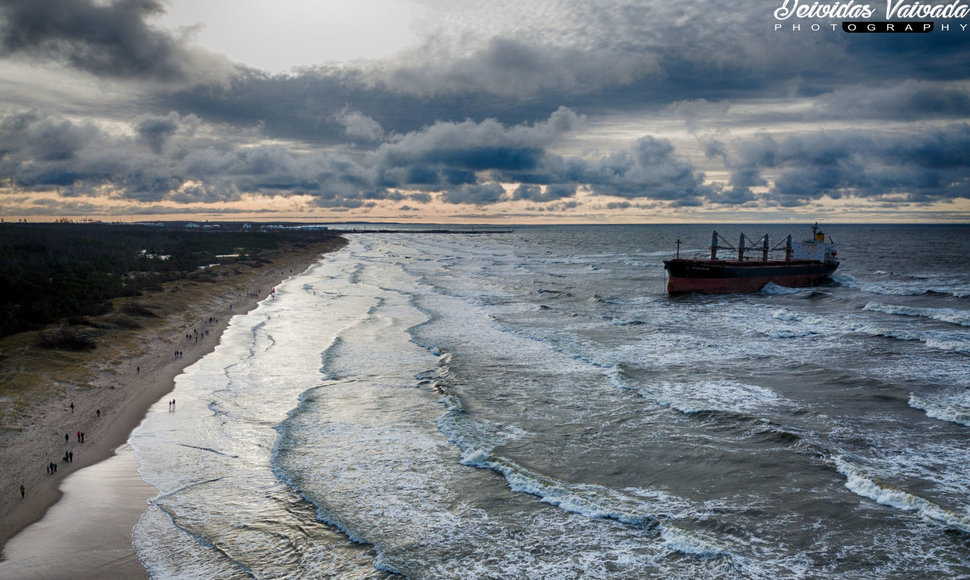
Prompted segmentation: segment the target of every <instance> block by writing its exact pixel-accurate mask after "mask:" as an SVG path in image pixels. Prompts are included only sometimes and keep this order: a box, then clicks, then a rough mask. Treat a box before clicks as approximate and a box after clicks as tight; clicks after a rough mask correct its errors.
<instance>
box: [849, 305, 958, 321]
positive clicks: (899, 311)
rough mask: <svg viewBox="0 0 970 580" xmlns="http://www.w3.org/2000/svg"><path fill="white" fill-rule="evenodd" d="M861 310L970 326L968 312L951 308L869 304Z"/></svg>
mask: <svg viewBox="0 0 970 580" xmlns="http://www.w3.org/2000/svg"><path fill="white" fill-rule="evenodd" d="M863 309H864V310H869V311H871V312H882V313H885V314H895V315H899V316H913V317H923V318H931V319H933V320H939V321H941V322H948V323H950V324H956V325H959V326H970V312H967V311H966V310H955V309H952V308H914V307H911V306H899V305H896V304H883V303H880V302H869V303H868V304H866V305H865V307H864V308H863Z"/></svg>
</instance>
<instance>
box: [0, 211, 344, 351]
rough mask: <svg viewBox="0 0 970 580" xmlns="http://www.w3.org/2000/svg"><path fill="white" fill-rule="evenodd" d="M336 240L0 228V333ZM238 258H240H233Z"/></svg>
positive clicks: (229, 231)
mask: <svg viewBox="0 0 970 580" xmlns="http://www.w3.org/2000/svg"><path fill="white" fill-rule="evenodd" d="M333 235H334V234H332V233H329V232H327V231H325V230H324V231H321V230H293V229H271V230H263V229H256V228H252V229H243V228H239V227H231V226H222V227H218V228H212V229H202V228H196V229H188V228H186V227H185V226H184V225H163V226H147V225H123V224H64V223H4V224H0V336H7V335H10V334H14V333H17V332H22V331H25V330H31V329H36V328H41V327H43V326H45V325H48V324H50V323H52V322H56V321H58V320H60V319H63V318H70V317H79V316H94V315H98V314H104V313H107V312H109V311H110V309H111V302H110V301H111V299H113V298H117V297H121V296H133V295H138V294H139V293H141V292H142V291H144V290H147V289H159V288H161V285H162V284H163V283H164V282H167V281H171V280H178V279H181V278H185V277H187V276H189V275H191V274H192V273H193V272H197V271H199V269H200V268H202V267H204V266H208V265H210V264H213V263H217V262H219V263H226V262H227V261H241V262H250V263H258V262H260V261H261V260H264V259H265V255H264V256H261V254H264V252H267V251H272V250H279V249H283V248H285V247H286V246H288V245H298V246H305V245H306V244H308V243H311V242H316V241H321V240H322V239H324V238H326V237H332V236H333ZM230 254H239V257H237V258H227V257H225V256H226V255H230ZM219 256H223V257H219Z"/></svg>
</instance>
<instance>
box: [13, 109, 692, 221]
mask: <svg viewBox="0 0 970 580" xmlns="http://www.w3.org/2000/svg"><path fill="white" fill-rule="evenodd" d="M200 123H201V121H200V120H199V119H198V118H197V117H194V116H192V115H189V116H187V117H183V116H181V115H179V114H177V113H170V114H168V115H165V116H157V117H149V118H143V119H141V120H140V121H138V122H136V123H135V124H134V125H133V126H132V127H131V130H132V131H131V132H132V134H133V136H130V137H129V136H125V134H109V133H107V132H105V131H104V130H103V129H99V128H97V127H95V126H93V125H90V124H84V123H76V122H73V121H69V120H64V119H60V120H54V119H51V118H50V117H47V116H42V115H39V114H37V113H22V114H19V115H10V116H8V117H6V118H3V119H2V120H0V129H2V132H0V170H2V171H3V173H4V174H5V175H7V176H9V177H10V178H11V179H13V180H14V182H15V183H16V185H17V186H19V187H21V188H26V189H50V188H57V189H58V190H60V191H62V193H65V194H68V195H74V194H79V193H85V192H91V191H93V190H94V189H95V188H97V187H100V186H109V187H114V188H119V189H120V190H121V195H123V196H125V197H127V198H129V199H133V200H138V201H141V202H158V201H162V200H170V201H175V202H189V201H206V202H212V201H228V200H234V199H239V198H240V196H241V195H243V194H245V193H260V194H265V195H295V194H306V195H310V196H312V197H313V198H314V200H315V203H317V204H318V205H320V206H322V207H364V206H367V205H372V204H373V202H374V201H377V200H391V201H402V200H405V199H409V200H411V201H413V202H416V203H426V202H428V201H430V200H431V199H432V198H433V194H437V195H440V198H441V199H442V200H443V201H446V202H448V203H455V204H473V205H488V204H493V203H497V202H500V201H507V200H516V199H518V200H527V201H532V202H538V203H548V202H554V201H559V200H562V199H564V198H569V197H573V196H574V195H575V194H576V192H577V190H578V189H579V188H585V189H587V190H589V191H591V192H594V193H599V194H607V195H618V196H621V197H626V198H652V199H662V200H669V201H673V202H675V203H677V204H688V205H689V204H694V203H696V200H697V199H698V198H699V196H701V195H702V194H704V193H705V191H707V189H706V188H705V187H704V186H702V185H701V184H702V176H701V175H699V174H698V173H697V172H696V171H694V170H693V168H692V167H691V165H690V164H689V163H688V162H686V161H685V160H683V159H681V158H679V157H678V156H677V155H676V153H675V151H674V149H673V147H672V146H671V145H670V143H669V142H667V141H665V140H661V139H656V138H652V137H644V138H642V139H640V140H638V141H637V142H636V143H635V144H634V145H633V146H632V147H630V148H629V149H627V150H624V151H619V152H614V153H613V154H610V155H608V156H605V157H602V158H600V159H598V160H595V159H594V160H587V159H583V158H579V157H565V156H562V155H558V154H555V153H552V152H550V151H549V149H548V147H549V145H550V144H552V143H554V142H555V141H556V140H557V138H558V137H559V136H561V135H562V134H563V133H566V132H568V131H570V130H571V129H572V128H573V127H574V126H576V125H579V124H582V118H581V117H580V116H578V115H576V114H575V113H574V112H572V111H569V110H567V109H560V110H557V111H556V112H554V113H553V114H552V115H550V116H549V117H548V118H547V119H546V120H544V121H541V122H537V123H533V124H529V125H516V126H506V125H503V124H501V123H499V122H497V121H494V120H488V121H485V122H482V123H474V122H471V121H465V122H462V123H437V124H435V125H432V126H430V127H427V128H425V129H424V130H421V131H416V132H413V133H407V134H404V135H397V136H395V137H394V141H393V142H386V143H383V144H381V145H380V146H379V147H377V148H376V149H374V150H373V151H370V152H367V153H360V152H359V151H356V150H355V149H353V148H352V149H347V150H340V149H332V150H326V151H324V150H310V151H307V150H305V149H304V150H301V149H300V148H293V147H288V146H284V145H282V144H272V145H270V144H258V143H246V142H245V141H244V140H243V141H242V142H240V143H238V144H235V145H232V144H230V143H229V141H230V139H229V137H228V136H223V137H221V138H213V137H210V136H200V135H199V134H206V135H208V134H209V133H212V132H213V128H212V127H200ZM243 137H244V135H237V138H239V139H243ZM517 182H518V183H524V185H523V187H520V188H518V189H516V190H514V191H512V192H511V193H507V192H506V189H505V188H504V187H503V186H502V185H501V184H502V183H517Z"/></svg>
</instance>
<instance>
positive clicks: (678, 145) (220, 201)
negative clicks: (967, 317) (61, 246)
mask: <svg viewBox="0 0 970 580" xmlns="http://www.w3.org/2000/svg"><path fill="white" fill-rule="evenodd" d="M782 1H783V0H778V1H776V2H757V3H740V4H741V5H739V3H735V2H729V1H727V0H685V1H682V2H657V1H650V2H644V1H631V0H603V1H598V2H589V1H584V2H583V1H577V0H538V1H534V2H513V1H495V2H487V3H482V2H471V1H468V0H456V1H445V0H356V1H351V0H328V1H326V2H321V1H316V0H276V1H274V2H269V1H264V0H171V1H168V2H162V1H159V0H124V1H122V0H0V217H4V218H5V219H8V220H9V219H17V218H30V219H38V220H39V219H57V218H61V217H70V218H75V219H109V220H114V219H122V220H138V221H140V220H154V219H210V220H230V219H255V220H259V219H264V220H280V219H292V220H313V221H346V220H361V221H398V222H436V223H448V222H464V223H497V224H501V223H650V222H744V221H747V222H779V221H811V220H820V221H828V222H921V221H926V222H967V221H970V122H968V117H970V82H968V76H970V69H968V67H967V66H966V64H967V62H970V28H968V29H967V30H962V29H961V27H960V23H961V22H962V21H958V20H952V21H948V20H945V19H942V18H938V19H936V20H935V26H936V29H935V30H934V31H933V32H930V33H926V34H847V33H844V32H842V31H841V30H832V25H833V24H835V25H836V28H838V25H839V23H840V22H841V21H840V20H838V19H799V18H796V17H792V18H788V19H785V20H781V19H779V18H776V15H775V10H776V8H778V7H779V6H780V5H781V3H782ZM823 4H824V2H823ZM924 4H925V3H924ZM873 6H874V8H875V12H876V14H875V15H874V16H873V17H872V18H870V19H869V20H871V21H879V20H885V18H884V16H885V15H884V14H881V13H880V11H881V10H882V11H884V10H885V8H884V6H883V5H882V4H873ZM968 20H970V18H968ZM813 24H816V25H818V28H819V30H812V26H813ZM776 25H777V28H778V29H776ZM944 25H948V26H944Z"/></svg>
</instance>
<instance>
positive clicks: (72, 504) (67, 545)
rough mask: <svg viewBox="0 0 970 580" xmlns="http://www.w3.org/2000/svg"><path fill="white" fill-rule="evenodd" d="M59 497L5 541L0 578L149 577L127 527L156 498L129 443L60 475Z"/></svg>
mask: <svg viewBox="0 0 970 580" xmlns="http://www.w3.org/2000/svg"><path fill="white" fill-rule="evenodd" d="M61 489H62V491H63V492H64V495H63V497H62V498H61V501H59V502H57V504H56V505H54V507H52V508H51V509H50V510H48V511H47V514H46V515H45V516H44V518H43V519H42V520H40V521H39V522H36V523H34V524H31V525H30V526H29V527H27V529H25V530H24V531H22V532H21V533H20V534H18V535H17V536H15V537H14V538H13V539H12V540H10V541H9V542H8V543H7V545H6V546H5V547H4V556H5V560H4V561H3V562H0V578H20V579H23V580H30V579H34V578H36V579H38V580H39V579H42V578H49V579H60V578H63V579H64V580H68V579H75V578H131V579H133V580H134V579H137V578H148V572H147V571H146V570H145V568H144V567H142V565H141V562H139V561H138V557H137V556H136V555H135V551H134V549H133V548H132V547H131V529H132V528H133V527H134V526H135V524H136V523H138V518H139V517H140V516H141V514H142V512H144V511H145V508H146V507H147V503H148V500H149V499H150V498H152V497H155V494H156V493H157V491H156V490H155V488H154V487H152V486H150V485H148V484H147V483H145V482H144V481H142V479H141V477H139V475H138V461H137V460H136V459H135V454H134V452H133V451H132V449H131V447H130V446H128V445H127V444H126V445H123V446H121V447H119V448H118V449H117V450H116V451H115V455H113V456H112V457H110V458H109V459H106V460H105V461H102V462H100V463H96V464H95V465H92V466H91V467H88V468H85V469H82V470H80V471H77V472H75V473H73V474H71V475H70V476H68V477H66V478H64V481H63V483H62V484H61Z"/></svg>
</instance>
